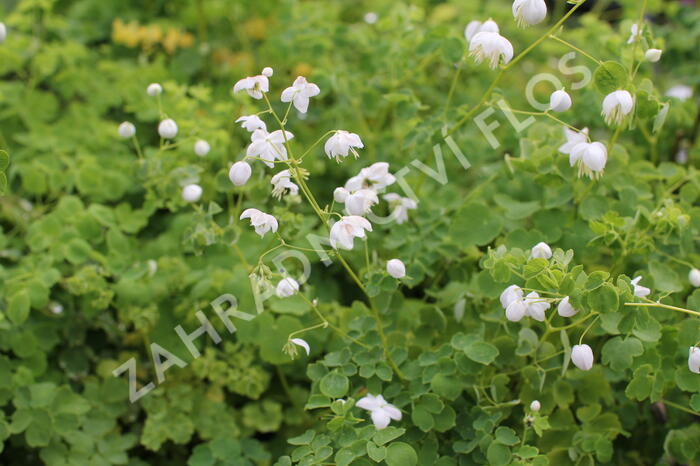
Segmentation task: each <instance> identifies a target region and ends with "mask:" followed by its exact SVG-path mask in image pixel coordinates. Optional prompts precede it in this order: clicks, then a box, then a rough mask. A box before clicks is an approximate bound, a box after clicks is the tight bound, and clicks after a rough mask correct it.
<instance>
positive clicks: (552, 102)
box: [549, 89, 571, 112]
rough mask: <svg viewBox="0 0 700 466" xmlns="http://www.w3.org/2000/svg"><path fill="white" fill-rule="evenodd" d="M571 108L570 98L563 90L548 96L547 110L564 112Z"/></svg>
mask: <svg viewBox="0 0 700 466" xmlns="http://www.w3.org/2000/svg"><path fill="white" fill-rule="evenodd" d="M570 108H571V96H570V95H569V93H568V92H566V91H565V90H563V89H559V90H558V91H554V92H552V95H551V96H549V109H550V110H552V111H553V112H565V111H567V110H568V109H570Z"/></svg>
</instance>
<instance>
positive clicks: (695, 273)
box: [688, 269, 700, 288]
mask: <svg viewBox="0 0 700 466" xmlns="http://www.w3.org/2000/svg"><path fill="white" fill-rule="evenodd" d="M688 281H689V282H690V284H691V285H693V286H694V287H695V288H697V287H699V286H700V270H698V269H692V270H691V271H690V272H688Z"/></svg>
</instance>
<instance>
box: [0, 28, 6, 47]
mask: <svg viewBox="0 0 700 466" xmlns="http://www.w3.org/2000/svg"><path fill="white" fill-rule="evenodd" d="M5 39H7V27H5V23H0V44H2V43H3V42H5Z"/></svg>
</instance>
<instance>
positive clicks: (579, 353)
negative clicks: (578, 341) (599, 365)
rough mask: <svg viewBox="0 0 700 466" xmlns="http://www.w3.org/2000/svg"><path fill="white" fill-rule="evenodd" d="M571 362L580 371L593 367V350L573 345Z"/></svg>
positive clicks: (588, 347) (584, 346)
mask: <svg viewBox="0 0 700 466" xmlns="http://www.w3.org/2000/svg"><path fill="white" fill-rule="evenodd" d="M571 362H573V363H574V365H575V366H576V367H578V368H579V369H581V370H582V371H587V370H590V369H591V367H593V350H592V349H591V347H590V346H588V345H585V344H584V345H574V347H573V348H572V349H571Z"/></svg>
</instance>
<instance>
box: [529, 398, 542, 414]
mask: <svg viewBox="0 0 700 466" xmlns="http://www.w3.org/2000/svg"><path fill="white" fill-rule="evenodd" d="M541 407H542V405H540V402H539V401H537V400H533V402H532V403H530V410H531V411H534V412H537V411H539V410H540V408H541Z"/></svg>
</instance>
